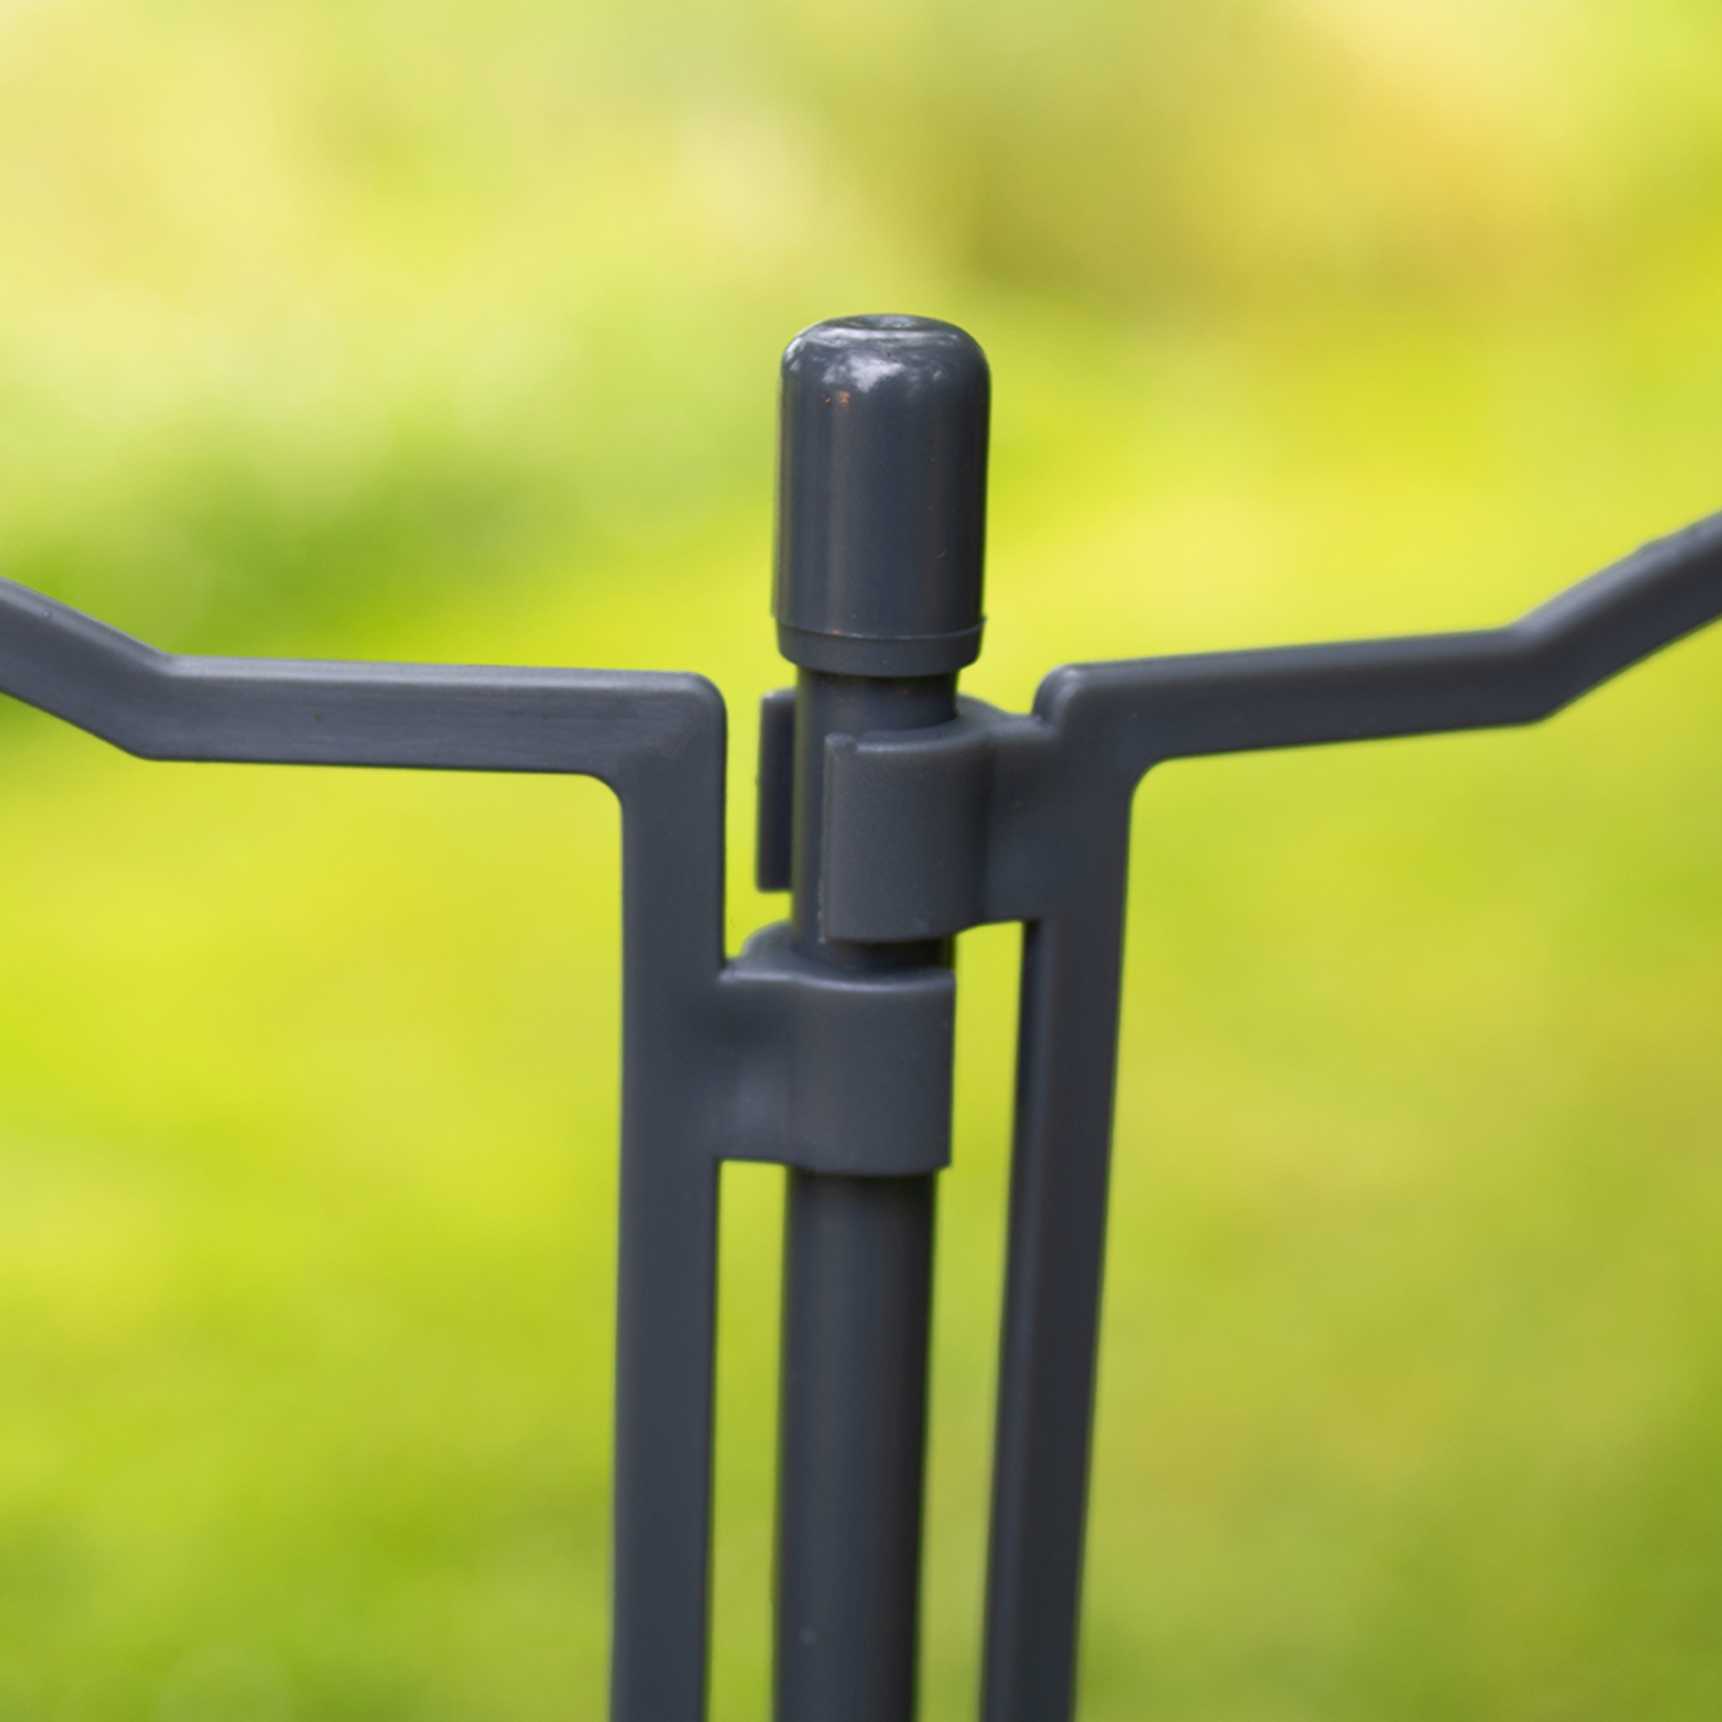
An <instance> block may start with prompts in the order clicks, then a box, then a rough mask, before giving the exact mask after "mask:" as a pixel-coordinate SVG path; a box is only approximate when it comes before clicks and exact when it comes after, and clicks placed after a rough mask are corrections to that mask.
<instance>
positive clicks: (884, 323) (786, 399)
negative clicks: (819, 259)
mask: <svg viewBox="0 0 1722 1722" xmlns="http://www.w3.org/2000/svg"><path fill="white" fill-rule="evenodd" d="M989 398H990V379H989V377H988V373H987V361H986V355H985V354H984V353H983V352H982V351H981V349H980V347H979V346H978V345H976V343H975V342H974V340H973V339H972V338H971V337H970V336H968V335H966V334H965V333H964V332H963V331H962V330H961V329H959V328H957V327H955V325H953V324H950V323H940V322H936V321H935V320H934V319H932V318H930V317H843V318H839V319H837V320H836V321H833V322H829V323H816V324H815V325H814V326H813V327H812V328H811V329H804V330H803V331H802V332H801V333H800V334H799V335H797V336H796V337H795V339H794V340H793V341H791V342H790V343H789V347H788V349H787V350H786V351H785V353H784V355H783V400H782V419H781V437H782V440H781V444H780V449H779V466H778V499H777V582H776V597H775V602H774V604H773V611H774V613H775V615H776V617H777V634H778V647H779V650H780V651H781V652H782V653H783V655H784V656H785V657H786V658H788V659H790V661H791V662H793V663H796V664H800V665H802V666H803V667H805V668H807V669H814V670H826V671H830V672H833V673H835V674H838V675H853V676H892V677H895V676H935V675H946V674H949V673H951V672H953V671H955V670H959V669H961V668H962V666H963V665H964V664H969V663H973V662H974V660H975V658H976V657H977V656H978V655H979V653H980V649H981V558H982V549H983V543H984V538H985V516H986V479H987V409H988V403H989Z"/></svg>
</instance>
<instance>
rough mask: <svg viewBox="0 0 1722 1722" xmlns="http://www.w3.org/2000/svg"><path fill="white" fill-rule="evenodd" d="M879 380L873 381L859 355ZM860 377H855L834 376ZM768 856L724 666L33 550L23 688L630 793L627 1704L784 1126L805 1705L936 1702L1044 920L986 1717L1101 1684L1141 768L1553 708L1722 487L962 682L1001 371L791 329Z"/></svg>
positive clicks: (1021, 1148)
mask: <svg viewBox="0 0 1722 1722" xmlns="http://www.w3.org/2000/svg"><path fill="white" fill-rule="evenodd" d="M864 381H865V382H866V383H867V386H866V387H861V386H860V384H861V383H862V382H864ZM845 391H847V398H840V397H842V396H843V395H844V393H845ZM784 408H785V415H784V434H783V441H782V451H781V452H782V461H783V470H782V477H781V489H780V505H779V565H778V580H777V613H778V618H779V624H780V636H781V640H782V643H783V645H784V648H785V651H786V655H789V656H790V657H792V658H793V659H794V660H795V661H796V662H797V663H798V665H799V667H800V671H801V675H800V682H799V685H798V689H797V691H796V692H795V694H794V695H789V694H780V695H774V696H772V697H771V698H770V699H768V700H767V702H766V704H765V708H764V711H763V713H762V720H761V754H760V786H759V787H760V808H759V813H760V821H759V863H758V864H759V877H760V883H761V884H762V886H764V887H765V888H767V889H774V888H790V887H793V891H794V897H793V914H792V921H791V923H789V924H786V925H784V926H782V927H777V928H769V929H766V930H765V931H764V932H763V933H761V934H759V935H758V936H756V937H755V938H754V939H753V940H751V941H750V942H749V944H748V946H747V947H746V949H745V950H744V951H743V952H742V953H741V955H740V956H739V957H737V958H735V959H733V960H730V961H727V962H726V961H725V959H724V956H723V951H722V905H723V848H722V839H723V804H724V711H723V705H722V701H721V699H720V698H719V696H718V694H717V693H716V691H715V690H714V689H713V688H712V687H711V686H710V684H709V683H707V682H705V681H703V680H702V679H700V678H699V677H697V676H682V675H648V674H639V673H628V674H620V673H613V672H604V671H572V670H521V669H487V668H462V667H437V666H407V665H368V664H340V663H292V662H284V663H272V662H254V661H247V660H238V659H219V658H186V657H173V656H170V655H167V654H164V653H160V652H156V651H154V650H152V649H151V648H149V647H147V646H144V645H141V644H139V643H138V642H136V641H134V640H131V639H129V638H127V637H126V636H124V635H121V634H118V633H116V632H114V631H113V630H111V629H109V628H106V627H104V626H102V625H101V624H100V623H97V622H94V621H92V620H90V619H89V618H87V617H84V616H81V615H79V614H78V613H77V612H75V611H73V610H70V609H68V608H66V607H65V606H63V605H59V604H56V603H54V602H53V601H51V600H49V599H46V598H43V597H40V596H39V595H37V594H35V593H32V592H29V591H27V590H25V589H23V588H21V587H18V586H15V585H12V584H10V583H8V582H4V581H0V690H3V691H5V692H6V693H9V694H11V695H12V696H14V697H15V698H18V699H20V700H23V701H26V702H28V703H30V704H32V705H35V706H37V707H39V708H41V709H42V710H44V711H46V712H49V713H52V714H53V715H55V716H58V717H61V718H64V719H66V720H67V721H68V722H71V723H74V724H76V725H78V726H80V727H82V728H84V729H87V730H89V731H91V732H92V733H94V734H96V735H98V736H101V737H104V738H105V739H107V740H108V741H111V742H113V743H114V744H115V745H117V746H119V747H122V748H125V749H127V750H128V751H130V752H132V753H136V754H139V755H142V756H144V757H148V758H157V759H190V760H227V761H253V762H265V763H279V764H319V765H364V766H397V767H416V768H426V769H447V770H473V771H527V772H567V773H573V774H581V775H589V776H593V777H596V778H599V779H601V780H602V781H604V782H605V783H607V784H609V785H610V787H611V788H612V789H613V790H614V791H615V792H616V794H617V796H618V798H619V799H620V802H621V806H622V841H623V872H624V902H623V936H624V970H625V979H624V997H623V1015H624V1033H623V1046H624V1060H623V1063H624V1068H623V1141H622V1180H621V1186H622V1189H621V1216H620V1224H621V1240H620V1244H621V1248H620V1270H619V1271H620V1286H619V1302H618V1333H617V1401H616V1467H615V1496H616V1512H615V1578H614V1591H615V1622H614V1649H613V1661H612V1670H611V1686H612V1697H611V1714H612V1717H613V1718H615V1722H698V1719H699V1718H700V1717H701V1716H702V1715H703V1713H704V1708H705V1669H706V1631H707V1613H708V1605H707V1568H708V1560H709V1542H710V1473H711V1385H712V1343H713V1337H712V1336H713V1308H714V1299H715V1267H716V1221H717V1174H718V1167H719V1165H720V1163H721V1162H722V1161H723V1160H725V1159H757V1160H766V1161H772V1162H777V1163H781V1164H783V1165H785V1166H787V1167H789V1168H791V1171H790V1181H791V1182H790V1198H789V1203H788V1208H787V1215H786V1238H785V1304H786V1307H785V1318H784V1387H783V1426H782V1431H781V1446H782V1450H781V1455H780V1459H781V1463H780V1476H781V1496H780V1525H779V1547H778V1562H779V1570H778V1647H777V1659H776V1662H777V1675H776V1707H777V1713H778V1716H779V1718H780V1722H847V1719H849V1718H854V1719H855V1722H862V1719H863V1718H865V1719H866V1722H906V1719H907V1718H908V1717H910V1716H911V1714H912V1712H913V1706H914V1697H913V1692H914V1681H915V1635H916V1614H917V1593H918V1580H919V1559H920V1541H921V1496H922V1490H923V1462H924V1460H923V1455H924V1441H925V1414H926V1355H927V1323H928V1313H929V1304H930V1295H931V1294H930V1285H931V1251H932V1239H933V1211H934V1201H933V1187H934V1182H935V1176H934V1175H935V1174H936V1173H937V1171H938V1170H939V1169H940V1168H941V1167H942V1166H944V1165H945V1164H946V1162H947V1160H948V1157H949V1111H950V1050H951V1024H952V1009H953V984H952V978H951V973H950V968H949V955H950V950H949V940H950V938H951V937H952V936H953V935H955V934H956V933H958V932H960V931H962V930H963V929H965V928H968V927H972V926H976V925H979V924H982V923H984V922H989V921H1022V922H1023V923H1024V924H1025V935H1024V959H1023V975H1022V1011H1021V1023H1020V1029H1019V1036H1020V1044H1019V1062H1018V1085H1017V1096H1016V1135H1015V1144H1014V1150H1013V1153H1014V1159H1013V1170H1012V1194H1011V1218H1010V1248H1009V1258H1008V1261H1009V1266H1008V1277H1007V1287H1006V1301H1005V1314H1004V1333H1003V1356H1002V1368H1001V1376H1000V1388H999V1408H998V1432H997V1449H996V1453H995V1459H994V1470H995V1482H994V1502H993V1507H994V1511H993V1527H992V1547H991V1554H990V1563H989V1580H988V1601H987V1622H986V1646H985V1696H984V1700H983V1710H984V1714H985V1717H986V1719H987V1722H1066V1719H1067V1718H1069V1717H1070V1716H1071V1714H1072V1711H1073V1704H1074V1684H1075V1666H1076V1648H1077V1615H1078V1601H1079V1594H1080V1582H1081V1564H1082V1546H1083V1520H1084V1509H1085V1499H1086V1493H1087V1480H1088V1455H1089V1447H1090V1425H1091V1419H1092V1405H1093V1393H1094V1355H1095V1340H1096V1333H1097V1323H1098V1311H1099V1297H1100V1284H1101V1271H1102V1261H1103V1254H1104V1231H1105V1205H1106V1183H1107V1168H1108V1161H1109V1153H1110V1135H1111V1117H1112V1097H1113V1082H1114V1070H1115V1064H1116V1053H1117V1028H1118V996H1119V980H1120V967H1121V952H1122V939H1123V915H1124V892H1125V881H1126V872H1127V854H1128V834H1129V818H1130V802H1131V795H1132V792H1133V790H1134V787H1135V785H1136V783H1137V781H1138V780H1139V779H1140V777H1141V775H1142V774H1143V773H1144V772H1145V771H1147V770H1148V769H1150V768H1151V767H1152V766H1153V765H1155V764H1156V763H1158V762H1159V761H1161V760H1164V759H1172V758H1179V757H1191V756H1196V755H1205V754H1214V753H1225V752H1234V751H1239V750H1245V749H1255V748H1270V747H1291V746H1303V745H1310V744H1314V743H1324V742H1335V741H1349V740H1362V739H1368V738H1377V737H1386V736H1395V735H1411V734H1420V733H1427V732H1431V731H1438V730H1448V729H1469V728H1481V727H1487V726H1493V725H1506V724H1520V723H1528V722H1533V721H1536V720H1537V719H1539V718H1542V717H1545V716H1547V715H1549V714H1550V713H1552V712H1554V711H1557V710H1559V709H1560V708H1561V707H1562V706H1564V705H1565V704H1567V703H1569V702H1570V701H1571V700H1573V699H1575V698H1577V697H1578V696H1579V695H1580V694H1582V693H1584V692H1585V691H1586V690H1588V689H1589V688H1591V687H1593V686H1595V685H1596V684H1597V683H1599V682H1601V681H1604V680H1606V679H1607V678H1608V677H1610V676H1612V675H1614V674H1616V673H1617V672H1619V671H1620V670H1622V669H1625V668H1626V667H1628V666H1629V665H1631V664H1632V663H1634V662H1636V661H1638V660H1639V659H1640V658H1642V657H1644V656H1646V655H1648V654H1649V653H1651V652H1654V651H1656V650H1657V649H1659V648H1660V647H1662V646H1664V645H1666V644H1669V643H1670V642H1672V641H1673V640H1676V639H1678V638H1679V637H1681V636H1682V635H1683V634H1686V633H1688V632H1691V631H1692V630H1694V629H1696V628H1698V627H1701V626H1703V625H1704V624H1705V623H1707V622H1710V621H1712V620H1714V619H1716V617H1717V616H1718V615H1719V614H1722V518H1713V519H1710V520H1707V521H1704V522H1701V523H1700V524H1698V525H1696V526H1694V527H1691V528H1689V529H1688V530H1686V531H1685V532H1683V533H1680V534H1677V535H1675V536H1673V537H1671V538H1667V539H1663V540H1661V541H1659V542H1657V543H1654V544H1651V545H1649V546H1647V547H1646V548H1645V549H1644V550H1642V551H1640V552H1639V553H1637V554H1636V555H1635V556H1632V557H1629V558H1627V559H1626V560H1625V561H1623V562H1621V563H1619V564H1617V565H1615V566H1614V567H1612V568H1609V569H1607V570H1605V571H1604V572H1602V573H1600V574H1598V575H1596V576H1594V577H1593V578H1591V579H1590V580H1588V581H1585V582H1583V583H1582V584H1581V585H1579V586H1576V587H1574V588H1573V589H1572V590H1571V591H1569V592H1567V593H1565V594H1563V595H1562V596H1560V597H1558V598H1556V599H1555V600H1554V601H1553V602H1551V603H1549V604H1546V605H1544V606H1543V607H1542V608H1541V609H1539V610H1536V611H1533V612H1532V613H1531V614H1530V615H1529V616H1527V617H1526V618H1524V619H1523V620H1522V621H1520V622H1518V623H1516V624H1514V625H1513V626H1511V627H1509V628H1504V629H1500V630H1495V631H1492V632H1482V633H1473V634H1450V635H1437V636H1431V637H1428V638H1414V639H1396V640H1380V641H1366V642H1361V643H1356V644H1346V645H1333V646H1311V647H1297V648H1289V649H1281V650H1272V651H1261V652H1228V653H1214V654H1206V655H1200V656H1192V657H1182V658H1161V659H1141V660H1136V661H1132V662H1125V663H1113V664H1090V665H1078V666H1070V667H1067V668H1064V669H1060V670H1055V671H1053V672H1052V674H1050V675H1049V676H1048V677H1047V678H1046V680H1045V682H1044V683H1043V684H1042V686H1041V690H1040V693H1039V696H1038V697H1037V699H1036V702H1035V710H1034V712H1033V713H1032V714H1031V715H1026V716H1018V715H1012V714H1005V713H1000V712H997V711H994V710H992V709H991V708H989V707H987V706H984V705H982V704H980V703H979V702H975V701H968V700H963V701H958V700H957V698H956V695H955V679H954V672H955V670H956V669H957V668H958V667H960V665H961V664H963V663H966V662H968V661H970V659H971V658H972V657H973V655H974V653H975V651H976V650H978V643H979V627H980V619H981V583H980V582H981V566H980V561H981V544H982V536H983V534H982V525H981V515H982V509H983V503H984V484H985V443H986V436H985V429H986V426H985V418H986V409H987V381H986V370H985V361H984V359H982V358H981V356H980V352H979V349H978V348H976V347H975V346H974V344H973V343H972V342H971V341H969V340H968V338H967V337H966V336H963V335H962V334H961V332H960V331H956V330H953V329H951V328H950V326H949V325H944V324H931V323H927V322H924V321H919V320H915V319H904V318H882V319H846V320H844V321H843V322H842V323H841V324H839V325H826V326H821V327H820V328H819V329H816V330H812V331H808V332H807V333H806V334H804V335H803V336H801V337H798V340H797V342H796V343H795V344H793V345H792V347H791V349H790V352H789V354H788V355H787V358H786V369H785V382H784Z"/></svg>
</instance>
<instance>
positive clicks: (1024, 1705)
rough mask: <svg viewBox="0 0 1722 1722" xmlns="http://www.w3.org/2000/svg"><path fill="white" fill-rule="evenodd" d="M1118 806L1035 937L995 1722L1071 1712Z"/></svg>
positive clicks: (999, 1553)
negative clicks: (1067, 894) (1073, 884)
mask: <svg viewBox="0 0 1722 1722" xmlns="http://www.w3.org/2000/svg"><path fill="white" fill-rule="evenodd" d="M1115 799H1116V802H1117V804H1118V805H1117V806H1116V807H1114V808H1113V809H1111V810H1109V811H1108V812H1102V813H1101V814H1100V819H1099V822H1098V824H1097V827H1096V828H1093V829H1089V828H1085V829H1084V831H1083V833H1082V837H1081V842H1082V844H1083V846H1084V854H1083V863H1082V867H1081V869H1080V884H1079V888H1077V889H1075V890H1073V891H1072V893H1071V900H1070V902H1069V903H1068V905H1067V906H1066V907H1065V908H1064V909H1063V910H1061V912H1060V913H1059V914H1058V915H1056V916H1055V917H1053V918H1052V919H1049V920H1045V921H1040V922H1034V923H1031V924H1030V925H1029V926H1028V927H1027V928H1026V930H1025V933H1024V945H1023V973H1022V1006H1021V1018H1020V1024H1019V1028H1018V1036H1019V1052H1018V1065H1017V1072H1018V1074H1017V1102H1016V1131H1015V1135H1016V1142H1015V1148H1014V1158H1013V1162H1012V1169H1011V1213H1010V1254H1009V1264H1010V1265H1009V1269H1008V1272H1007V1277H1006V1286H1005V1313H1004V1333H1003V1343H1002V1355H1001V1360H1000V1373H999V1399H998V1425H997V1436H996V1442H995V1448H994V1459H993V1465H994V1471H993V1521H992V1546H991V1553H990V1557H989V1562H988V1573H987V1615H986V1636H985V1648H984V1652H983V1688H982V1691H983V1695H982V1704H981V1713H982V1716H983V1718H984V1722H1068V1719H1069V1718H1070V1716H1071V1714H1072V1712H1073V1710H1074V1706H1075V1690H1076V1658H1077V1648H1078V1616H1079V1610H1080V1604H1081V1591H1082V1562H1083V1544H1084V1532H1085V1521H1086V1517H1087V1504H1088V1470H1089V1453H1090V1448H1091V1444H1092V1430H1093V1417H1094V1388H1095V1371H1096V1349H1097V1343H1098V1337H1099V1322H1100V1295H1101V1282H1102V1276H1103V1265H1104V1257H1105V1245H1106V1195H1107V1174H1108V1168H1109V1162H1110V1158H1111V1138H1112V1103H1113V1090H1114V1073H1115V1068H1116V1062H1117V1054H1118V1007H1119V987H1120V978H1121V971H1122V951H1123V933H1124V925H1123V923H1124V889H1125V872H1126V860H1127V851H1128V824H1129V810H1128V797H1127V794H1125V793H1124V792H1120V793H1119V794H1118V795H1117V797H1116V798H1115ZM1097 811H1098V810H1097Z"/></svg>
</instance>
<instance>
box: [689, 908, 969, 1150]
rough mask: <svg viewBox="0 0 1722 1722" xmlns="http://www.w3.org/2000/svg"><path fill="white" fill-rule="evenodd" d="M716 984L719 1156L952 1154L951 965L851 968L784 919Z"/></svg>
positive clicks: (953, 1005) (760, 935) (715, 1111)
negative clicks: (819, 957)
mask: <svg viewBox="0 0 1722 1722" xmlns="http://www.w3.org/2000/svg"><path fill="white" fill-rule="evenodd" d="M718 994H719V998H720V1001H721V1005H722V1014H723V1020H724V1023H725V1026H726V1029H727V1033H726V1034H725V1036H724V1038H725V1040H726V1041H727V1042H728V1043H729V1045H728V1051H729V1056H728V1057H726V1058H724V1059H722V1060H721V1061H719V1062H718V1063H717V1064H716V1067H715V1068H714V1070H713V1076H714V1078H715V1080H716V1082H717V1085H718V1086H717V1091H716V1093H715V1095H714V1105H713V1107H712V1111H711V1114H710V1117H711V1122H712V1126H713V1133H714V1134H713V1148H714V1151H715V1153H716V1154H717V1156H718V1157H719V1158H720V1159H725V1160H760V1161H766V1162H770V1163H774V1164H777V1165H783V1166H795V1167H799V1168H800V1169H801V1170H802V1171H804V1172H825V1173H834V1174H840V1175H847V1176H850V1177H861V1178H869V1177H906V1176H910V1175H914V1174H920V1173H929V1172H938V1171H942V1170H943V1169H944V1168H945V1167H946V1166H948V1165H949V1164H950V1159H951V1048H952V1041H953V1035H954V1030H955V1023H956V980H955V977H954V976H953V975H952V973H951V971H950V970H949V969H943V968H930V967H929V968H911V969H890V970H885V971H880V972H873V971H866V970H861V971H856V972H853V973H849V972H845V971H843V970H841V969H835V968H832V967H831V966H830V965H828V964H823V963H816V962H811V961H809V960H808V959H807V958H806V957H805V956H803V955H802V954H801V953H800V952H799V951H797V950H796V948H795V944H794V940H793V936H792V934H791V932H790V928H789V926H788V924H787V923H778V924H777V925H775V926H770V927H767V928H765V929H764V930H763V931H761V932H759V933H756V934H755V935H754V937H753V938H751V939H750V940H749V941H748V942H747V945H746V946H745V947H744V949H743V950H742V953H741V955H740V956H739V957H737V958H736V960H735V961H734V962H732V963H730V964H729V965H728V966H727V967H726V968H725V969H724V971H723V973H722V975H721V976H720V978H719V981H718Z"/></svg>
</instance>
